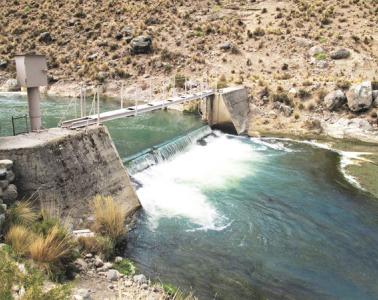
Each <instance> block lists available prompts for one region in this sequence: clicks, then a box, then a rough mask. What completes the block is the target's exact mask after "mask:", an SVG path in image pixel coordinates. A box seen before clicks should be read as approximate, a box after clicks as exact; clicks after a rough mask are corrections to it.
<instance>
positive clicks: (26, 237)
mask: <svg viewBox="0 0 378 300" xmlns="http://www.w3.org/2000/svg"><path fill="white" fill-rule="evenodd" d="M35 238H36V235H35V234H34V233H33V232H32V231H30V230H29V229H28V228H26V227H24V226H21V225H14V226H12V227H11V228H10V229H9V231H8V233H7V235H6V236H5V241H6V242H7V243H8V244H10V245H11V246H12V249H13V250H14V251H15V252H16V253H17V254H18V255H26V254H28V253H29V250H30V249H29V247H30V245H31V243H32V242H33V240H35Z"/></svg>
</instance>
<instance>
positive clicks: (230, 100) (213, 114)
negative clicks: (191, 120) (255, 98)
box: [201, 86, 249, 134]
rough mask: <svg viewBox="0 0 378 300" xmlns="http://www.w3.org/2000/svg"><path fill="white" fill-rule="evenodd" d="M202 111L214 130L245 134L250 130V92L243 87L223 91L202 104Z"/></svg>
mask: <svg viewBox="0 0 378 300" xmlns="http://www.w3.org/2000/svg"><path fill="white" fill-rule="evenodd" d="M201 111H202V112H203V119H204V120H205V121H206V122H207V123H208V124H209V125H210V126H212V127H213V128H218V129H222V130H225V131H227V132H233V133H237V134H243V133H245V132H246V131H247V129H248V128H247V125H248V115H249V96H248V90H247V89H246V88H245V87H242V86H238V87H230V88H225V89H222V90H220V92H219V93H218V94H217V95H215V96H213V97H210V98H209V99H208V100H207V101H206V102H203V103H202V104H201Z"/></svg>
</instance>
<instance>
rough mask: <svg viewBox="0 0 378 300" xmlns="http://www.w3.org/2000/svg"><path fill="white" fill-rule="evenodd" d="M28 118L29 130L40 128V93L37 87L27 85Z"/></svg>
mask: <svg viewBox="0 0 378 300" xmlns="http://www.w3.org/2000/svg"><path fill="white" fill-rule="evenodd" d="M27 94H28V103H29V118H30V127H31V131H39V130H41V128H42V114H41V107H40V102H41V95H40V93H39V88H38V87H28V88H27Z"/></svg>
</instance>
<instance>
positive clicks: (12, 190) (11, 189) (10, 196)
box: [2, 184, 18, 205]
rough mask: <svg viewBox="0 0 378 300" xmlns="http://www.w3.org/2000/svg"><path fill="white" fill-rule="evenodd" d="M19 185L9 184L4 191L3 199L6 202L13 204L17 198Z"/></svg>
mask: <svg viewBox="0 0 378 300" xmlns="http://www.w3.org/2000/svg"><path fill="white" fill-rule="evenodd" d="M17 196H18V193H17V187H16V186H15V185H14V184H10V185H8V187H7V188H6V189H5V190H4V191H3V196H2V198H3V201H4V203H6V204H8V205H9V204H12V203H13V202H14V201H16V200H17Z"/></svg>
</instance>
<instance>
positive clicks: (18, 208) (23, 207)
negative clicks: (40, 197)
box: [6, 200, 38, 229]
mask: <svg viewBox="0 0 378 300" xmlns="http://www.w3.org/2000/svg"><path fill="white" fill-rule="evenodd" d="M37 217H38V215H37V213H36V211H35V210H34V209H33V205H32V203H31V201H29V200H28V201H21V202H17V203H16V204H15V205H14V206H12V207H11V208H9V209H8V210H7V215H6V228H8V229H9V228H11V227H12V225H23V226H27V227H28V226H30V225H32V224H33V223H34V222H35V221H36V220H37Z"/></svg>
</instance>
